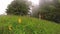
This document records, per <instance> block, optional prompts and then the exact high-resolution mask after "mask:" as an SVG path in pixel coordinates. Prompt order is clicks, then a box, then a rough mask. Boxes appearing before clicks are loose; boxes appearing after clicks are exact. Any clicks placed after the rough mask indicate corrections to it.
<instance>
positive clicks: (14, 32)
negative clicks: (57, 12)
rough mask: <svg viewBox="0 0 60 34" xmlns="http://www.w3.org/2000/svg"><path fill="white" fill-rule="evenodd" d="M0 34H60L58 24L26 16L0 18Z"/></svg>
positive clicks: (59, 25)
mask: <svg viewBox="0 0 60 34" xmlns="http://www.w3.org/2000/svg"><path fill="white" fill-rule="evenodd" d="M19 19H21V23H19ZM0 34H60V24H57V23H54V22H50V21H46V20H41V19H37V18H32V17H27V16H0Z"/></svg>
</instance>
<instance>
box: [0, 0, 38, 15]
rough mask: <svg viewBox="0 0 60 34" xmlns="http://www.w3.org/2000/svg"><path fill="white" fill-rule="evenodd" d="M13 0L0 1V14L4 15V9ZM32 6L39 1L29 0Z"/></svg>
mask: <svg viewBox="0 0 60 34" xmlns="http://www.w3.org/2000/svg"><path fill="white" fill-rule="evenodd" d="M12 1H13V0H0V14H5V11H6V8H7V6H8V4H10V3H11V2H12ZM30 1H32V2H33V3H34V4H36V5H38V3H39V0H30Z"/></svg>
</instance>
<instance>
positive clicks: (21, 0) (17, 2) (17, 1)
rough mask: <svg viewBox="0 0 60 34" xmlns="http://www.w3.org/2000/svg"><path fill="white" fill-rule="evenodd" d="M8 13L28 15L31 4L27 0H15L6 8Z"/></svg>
mask: <svg viewBox="0 0 60 34" xmlns="http://www.w3.org/2000/svg"><path fill="white" fill-rule="evenodd" d="M6 10H7V11H6V13H7V15H10V14H12V15H27V14H28V11H29V4H28V1H27V0H14V1H12V3H11V4H10V5H8V7H7V9H6Z"/></svg>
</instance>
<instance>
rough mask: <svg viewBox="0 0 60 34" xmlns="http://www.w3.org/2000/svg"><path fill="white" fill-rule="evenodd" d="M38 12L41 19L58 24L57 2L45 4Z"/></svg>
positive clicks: (58, 4) (59, 11)
mask: <svg viewBox="0 0 60 34" xmlns="http://www.w3.org/2000/svg"><path fill="white" fill-rule="evenodd" d="M39 12H40V14H41V16H43V18H42V19H46V20H50V21H55V22H59V23H60V2H59V0H53V2H52V3H45V4H44V5H42V6H40V9H39ZM39 12H38V13H39Z"/></svg>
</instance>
